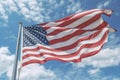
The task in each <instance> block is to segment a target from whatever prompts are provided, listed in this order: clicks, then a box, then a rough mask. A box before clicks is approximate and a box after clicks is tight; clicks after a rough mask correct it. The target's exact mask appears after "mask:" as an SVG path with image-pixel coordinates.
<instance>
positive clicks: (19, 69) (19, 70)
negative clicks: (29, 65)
mask: <svg viewBox="0 0 120 80" xmlns="http://www.w3.org/2000/svg"><path fill="white" fill-rule="evenodd" d="M21 24H22V23H21ZM22 25H23V24H22ZM22 25H21V26H22ZM20 46H21V50H20V67H19V68H18V80H19V79H20V72H21V68H22V48H23V26H22V28H21V45H20Z"/></svg>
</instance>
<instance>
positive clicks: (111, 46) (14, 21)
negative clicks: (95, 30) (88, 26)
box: [0, 0, 120, 80]
mask: <svg viewBox="0 0 120 80" xmlns="http://www.w3.org/2000/svg"><path fill="white" fill-rule="evenodd" d="M119 5H120V2H119V0H0V80H11V73H12V68H13V62H14V56H15V47H16V41H17V33H18V28H19V27H18V23H19V22H22V23H23V26H27V25H32V24H38V23H42V22H48V21H54V20H57V19H60V18H63V17H65V16H68V15H70V14H73V13H76V12H80V11H84V10H89V9H94V8H101V9H112V10H114V13H113V14H112V16H111V17H105V16H103V17H104V19H105V20H106V21H107V22H109V24H110V25H111V26H112V27H113V28H115V29H117V32H115V33H110V34H109V41H108V42H107V43H106V44H105V46H104V48H103V49H102V50H101V52H99V54H97V55H95V56H92V57H89V58H86V59H84V60H83V61H82V62H80V63H62V62H58V61H49V62H47V63H46V64H44V65H40V64H31V65H28V66H27V67H25V68H23V69H22V70H21V76H20V80H120V73H119V72H120V55H119V54H120V36H119V34H120V27H119V24H120V22H119V21H120V20H119V19H120V6H119Z"/></svg>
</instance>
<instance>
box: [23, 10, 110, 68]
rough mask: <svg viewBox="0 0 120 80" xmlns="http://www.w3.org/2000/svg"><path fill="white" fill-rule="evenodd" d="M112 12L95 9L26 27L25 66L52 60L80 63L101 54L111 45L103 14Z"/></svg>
mask: <svg viewBox="0 0 120 80" xmlns="http://www.w3.org/2000/svg"><path fill="white" fill-rule="evenodd" d="M111 13H112V11H111V10H102V9H92V10H88V11H84V12H79V13H75V14H72V15H70V16H67V17H65V18H62V19H59V20H57V21H54V22H46V23H42V24H36V25H33V26H28V27H24V28H23V50H22V66H26V65H28V64H31V63H40V64H43V63H45V62H47V61H49V60H58V61H62V62H80V61H81V60H82V59H83V58H86V57H89V56H93V55H95V54H97V53H98V52H99V51H100V50H101V48H102V46H103V45H104V43H105V42H107V37H108V32H109V29H108V27H109V24H108V23H107V22H106V21H105V20H103V18H102V16H101V15H102V14H105V15H107V16H110V15H111Z"/></svg>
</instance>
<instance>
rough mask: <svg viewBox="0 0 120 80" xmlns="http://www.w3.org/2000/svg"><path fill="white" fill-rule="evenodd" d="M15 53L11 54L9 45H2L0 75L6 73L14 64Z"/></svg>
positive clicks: (0, 49)
mask: <svg viewBox="0 0 120 80" xmlns="http://www.w3.org/2000/svg"><path fill="white" fill-rule="evenodd" d="M13 59H14V55H11V54H10V52H9V50H8V47H0V75H2V74H4V73H6V72H7V71H8V70H9V67H10V66H11V65H12V64H13V61H14V60H13Z"/></svg>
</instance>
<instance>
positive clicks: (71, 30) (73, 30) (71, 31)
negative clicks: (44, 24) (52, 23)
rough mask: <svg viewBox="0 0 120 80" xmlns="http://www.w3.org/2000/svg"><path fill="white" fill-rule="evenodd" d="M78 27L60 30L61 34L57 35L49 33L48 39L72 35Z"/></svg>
mask: <svg viewBox="0 0 120 80" xmlns="http://www.w3.org/2000/svg"><path fill="white" fill-rule="evenodd" d="M77 30H78V29H69V30H65V31H62V32H60V33H59V34H56V35H52V36H51V35H49V36H47V39H48V41H51V40H54V39H59V38H62V37H64V36H67V35H70V34H71V33H74V32H75V31H77Z"/></svg>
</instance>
